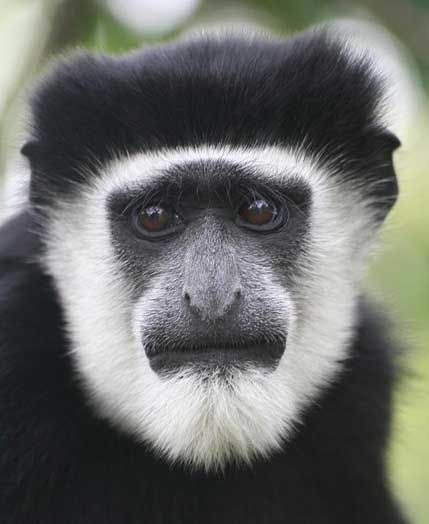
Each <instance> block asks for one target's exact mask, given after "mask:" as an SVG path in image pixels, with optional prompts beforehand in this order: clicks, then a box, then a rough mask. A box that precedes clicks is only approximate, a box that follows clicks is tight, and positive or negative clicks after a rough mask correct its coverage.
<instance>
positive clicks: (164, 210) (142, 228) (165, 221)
mask: <svg viewBox="0 0 429 524" xmlns="http://www.w3.org/2000/svg"><path fill="white" fill-rule="evenodd" d="M133 223H134V229H135V230H136V232H137V234H139V236H143V237H152V238H155V237H160V236H165V235H169V234H171V233H174V232H175V231H177V230H178V228H179V227H180V226H181V225H182V222H181V220H180V217H179V215H177V213H175V212H174V210H173V209H171V208H168V207H164V206H162V205H149V206H147V207H140V208H137V209H136V211H135V212H134V215H133Z"/></svg>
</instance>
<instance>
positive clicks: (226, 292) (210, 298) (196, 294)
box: [182, 285, 242, 321]
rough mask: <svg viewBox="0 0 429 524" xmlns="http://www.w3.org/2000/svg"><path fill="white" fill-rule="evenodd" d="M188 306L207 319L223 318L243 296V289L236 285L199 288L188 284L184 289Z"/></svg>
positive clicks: (194, 312)
mask: <svg viewBox="0 0 429 524" xmlns="http://www.w3.org/2000/svg"><path fill="white" fill-rule="evenodd" d="M182 296H183V300H184V302H185V304H186V307H187V308H188V309H189V310H190V311H191V312H192V313H193V314H194V315H197V316H199V317H200V318H201V319H202V320H205V321H215V320H220V319H222V318H223V317H224V316H225V315H226V313H227V312H228V311H229V310H230V309H231V308H232V307H233V306H234V305H236V304H238V303H239V302H240V300H241V298H242V289H241V286H240V285H236V286H234V287H232V288H230V289H204V290H203V289H198V288H192V286H187V287H185V288H184V289H183V294H182Z"/></svg>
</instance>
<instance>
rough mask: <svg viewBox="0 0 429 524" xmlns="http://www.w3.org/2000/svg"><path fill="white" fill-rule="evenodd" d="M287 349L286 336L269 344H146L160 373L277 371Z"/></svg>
mask: <svg viewBox="0 0 429 524" xmlns="http://www.w3.org/2000/svg"><path fill="white" fill-rule="evenodd" d="M285 346H286V336H282V337H278V338H276V339H274V340H270V341H269V342H268V341H266V340H242V341H238V342H235V343H231V342H228V343H225V344H222V343H219V342H217V343H210V342H209V343H199V344H183V345H182V344H177V343H176V344H157V343H156V342H155V341H151V342H149V343H148V342H147V341H146V342H145V343H144V348H145V352H146V355H147V357H148V359H149V363H150V366H151V368H152V369H153V371H155V372H156V373H157V374H165V373H172V372H176V371H182V370H183V369H184V368H187V369H192V370H195V371H203V370H217V371H222V370H225V371H227V370H228V369H242V370H245V369H249V368H263V369H266V370H271V371H272V370H274V369H276V367H277V365H278V363H279V361H280V359H281V357H282V355H283V353H284V351H285Z"/></svg>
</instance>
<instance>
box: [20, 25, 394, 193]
mask: <svg viewBox="0 0 429 524" xmlns="http://www.w3.org/2000/svg"><path fill="white" fill-rule="evenodd" d="M382 92H383V86H382V80H381V78H380V75H379V74H377V73H376V71H375V68H374V67H373V65H372V64H371V61H370V60H369V59H368V58H367V57H365V56H363V55H358V54H356V53H354V52H352V51H351V50H350V49H348V46H347V44H346V43H345V42H344V41H343V40H339V39H335V38H333V36H332V34H330V32H329V31H328V30H327V29H317V30H315V29H313V30H310V31H308V32H305V33H302V34H300V35H298V36H296V37H294V38H290V39H289V40H283V39H276V38H266V37H264V38H263V37H261V36H255V35H253V36H250V35H249V36H237V35H235V36H234V35H229V36H227V35H225V36H223V37H219V36H202V37H199V38H197V39H195V38H194V39H188V40H182V41H179V42H177V43H169V44H163V45H158V46H153V47H147V48H145V49H143V50H141V51H137V52H134V53H131V54H127V55H122V56H117V57H111V56H104V55H91V54H88V53H82V52H80V53H78V54H76V55H74V56H72V57H71V58H69V59H68V60H65V61H63V62H61V63H60V64H58V65H57V66H56V67H54V68H53V69H52V70H51V72H50V74H48V75H47V76H46V77H45V78H44V80H43V81H42V82H41V83H40V85H39V87H38V89H37V90H36V91H35V94H34V96H33V99H32V109H33V127H32V136H31V138H30V141H29V142H28V143H27V145H26V146H25V147H24V148H23V152H24V154H26V155H27V156H28V157H29V158H30V161H31V164H32V173H33V174H32V184H31V190H32V198H33V199H37V196H38V194H40V193H44V194H45V196H46V185H47V184H46V182H48V185H49V187H50V188H51V189H52V191H53V192H55V193H57V192H58V191H61V192H62V191H69V190H70V188H71V187H73V186H74V184H73V183H74V182H79V181H80V180H81V179H82V177H83V175H82V173H83V172H84V170H82V167H88V166H91V168H93V167H94V165H103V164H104V163H105V162H106V161H109V160H111V159H112V158H114V157H115V156H116V157H117V156H123V155H124V154H132V153H135V152H140V151H153V150H157V149H160V148H183V147H198V146H200V145H202V144H228V145H231V146H243V145H246V146H249V145H250V146H265V145H281V146H286V147H293V148H295V147H305V149H306V151H307V152H309V153H310V154H311V155H312V156H316V157H317V158H318V159H319V160H320V161H322V162H323V163H325V164H330V165H333V164H336V165H338V164H339V163H340V164H341V166H342V168H347V167H348V168H349V169H348V170H347V169H343V171H344V172H347V171H348V172H349V173H350V172H353V174H354V175H355V174H356V172H359V174H360V176H362V173H366V176H371V172H372V171H373V166H374V164H377V165H380V166H381V165H385V164H386V156H387V155H389V154H390V153H391V151H392V149H394V147H396V145H397V142H396V140H395V139H394V138H393V137H392V136H391V135H390V134H389V133H387V132H386V131H385V130H384V129H383V128H382V126H381V123H380V119H379V113H380V103H381V101H382ZM388 168H391V164H389V166H388ZM94 171H96V170H94V169H92V172H94ZM387 174H388V175H389V176H391V175H392V173H390V172H389V173H387ZM386 176H387V175H384V178H385V177H386ZM42 188H43V190H42Z"/></svg>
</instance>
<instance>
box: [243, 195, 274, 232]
mask: <svg viewBox="0 0 429 524" xmlns="http://www.w3.org/2000/svg"><path fill="white" fill-rule="evenodd" d="M283 216H284V213H283V212H280V211H279V210H278V209H277V206H276V205H275V204H274V203H273V202H270V201H268V200H265V199H262V198H261V199H257V200H254V201H253V202H251V203H250V204H249V203H246V204H244V205H242V206H241V207H240V209H239V211H238V217H237V223H238V225H241V226H243V227H247V228H248V229H253V230H255V231H271V230H273V229H276V228H277V227H279V226H280V225H281V224H282V223H283Z"/></svg>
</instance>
